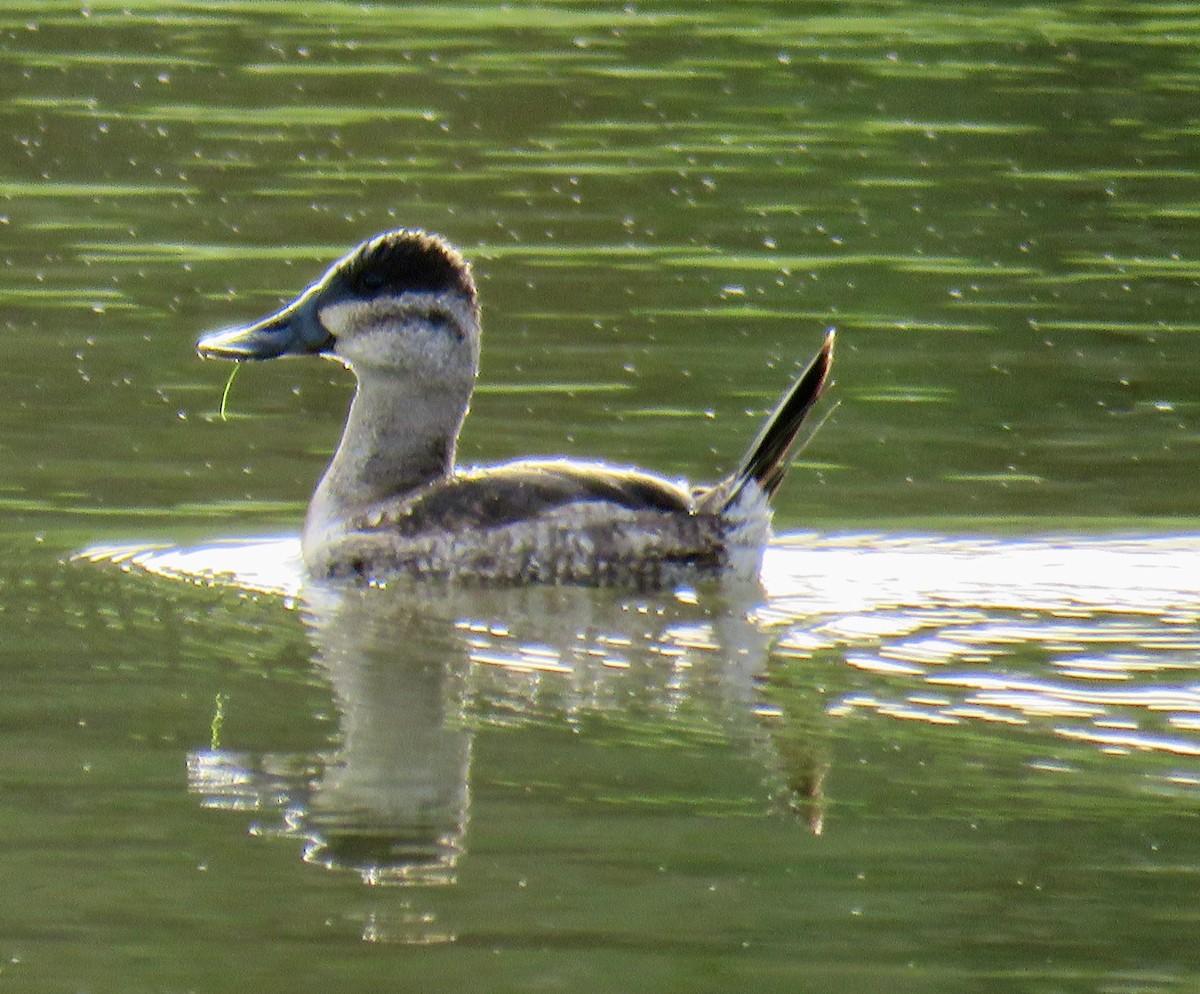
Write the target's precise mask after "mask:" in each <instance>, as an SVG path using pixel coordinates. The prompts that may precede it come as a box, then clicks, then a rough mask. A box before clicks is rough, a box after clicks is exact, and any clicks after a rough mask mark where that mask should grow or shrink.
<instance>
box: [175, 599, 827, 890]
mask: <svg viewBox="0 0 1200 994" xmlns="http://www.w3.org/2000/svg"><path fill="white" fill-rule="evenodd" d="M304 605H305V606H304V614H305V618H306V622H307V624H308V626H309V637H310V639H311V641H312V643H313V645H314V648H315V661H316V664H317V666H318V667H319V669H320V671H321V672H322V673H323V675H324V676H325V677H326V678H327V679H328V681H329V684H330V686H331V687H332V690H333V693H334V698H335V703H336V707H337V709H338V712H339V716H340V718H339V722H340V724H339V733H338V736H337V738H338V743H339V744H338V746H337V748H336V750H335V751H334V753H333V754H332V755H330V756H327V757H323V758H322V759H321V760H320V761H319V763H318V766H317V771H316V773H315V775H314V774H313V769H312V766H311V763H307V764H306V763H305V762H298V763H293V764H290V768H291V769H292V770H293V771H294V772H287V770H288V769H289V764H288V763H286V762H281V761H280V758H279V757H271V758H266V757H264V758H262V759H259V758H256V757H254V756H252V755H248V754H245V753H224V752H222V751H220V750H206V751H197V752H195V753H193V754H192V755H191V756H190V757H189V767H190V786H191V789H192V790H193V791H194V792H196V793H198V794H200V795H202V796H203V797H204V803H205V804H206V805H209V806H213V807H231V808H243V807H246V806H250V807H253V808H256V809H264V808H265V809H271V808H275V809H276V810H281V812H282V816H283V817H282V824H281V825H280V826H279V827H277V828H274V829H270V828H267V827H265V826H263V827H260V829H259V831H263V832H276V833H280V834H284V835H288V836H291V837H298V838H301V839H303V840H304V841H305V844H306V847H305V858H306V859H307V860H309V861H310V862H314V863H317V864H320V865H323V866H326V867H328V868H332V869H342V870H351V871H353V872H356V873H357V874H359V875H360V876H361V877H362V879H363V880H364V882H367V883H369V884H374V885H388V884H391V885H400V886H405V885H407V886H429V885H437V884H446V883H451V882H453V881H454V880H455V879H456V875H457V873H458V864H459V860H460V857H461V856H462V854H463V853H464V851H465V849H466V844H467V836H466V831H467V821H468V814H469V808H470V797H471V790H470V786H469V783H470V767H471V753H472V740H473V737H474V734H475V732H476V730H478V729H479V728H481V727H491V728H493V729H494V731H493V733H492V734H502V735H509V734H522V733H521V731H520V726H523V725H524V726H539V725H540V726H541V728H542V729H543V730H544V731H546V733H547V734H541V733H540V732H539V731H538V730H537V729H535V728H528V731H529V732H530V733H532V734H534V735H536V736H537V741H538V742H539V743H540V745H539V749H540V750H541V754H540V755H539V757H538V760H537V768H538V769H545V770H550V769H554V770H556V771H558V772H556V773H555V776H556V777H561V778H562V779H563V780H564V782H565V783H566V785H567V786H566V787H565V788H564V789H566V790H568V791H570V790H572V789H573V788H574V787H575V785H576V784H577V783H579V782H585V781H586V782H591V783H597V782H601V783H605V790H606V791H611V792H620V791H622V790H623V791H626V792H632V793H633V794H634V795H635V796H639V797H640V796H642V793H643V792H644V791H645V790H647V789H650V788H648V787H647V786H646V785H642V784H633V783H629V784H625V783H622V782H620V781H621V776H620V773H621V771H613V770H606V769H597V768H594V767H591V766H588V765H587V764H588V763H589V761H590V760H594V758H595V754H594V753H593V752H590V751H589V750H588V747H587V746H588V741H587V740H588V738H589V737H594V738H596V739H597V740H599V741H601V742H602V741H603V737H604V734H605V732H604V729H605V728H606V727H608V726H609V725H610V724H611V728H612V730H613V731H616V730H618V729H622V728H625V729H627V728H628V727H629V726H630V724H631V723H632V724H634V725H640V726H641V731H642V732H643V733H644V735H643V736H640V737H643V738H644V739H645V740H646V744H645V745H644V746H643V747H641V748H647V749H653V748H655V745H654V742H655V739H656V737H657V738H660V739H661V740H662V741H664V742H666V741H668V740H674V741H678V740H679V739H680V737H681V736H682V737H684V738H686V737H687V736H689V735H696V736H698V738H697V742H704V743H706V744H707V745H706V748H711V742H712V738H713V736H714V734H715V735H717V736H718V737H719V738H720V739H722V740H723V741H725V742H726V743H728V747H729V750H728V760H729V762H730V763H734V764H740V763H741V762H742V761H743V760H744V759H745V758H746V757H752V758H753V760H754V763H755V765H756V766H757V767H758V769H759V770H760V777H759V779H760V781H761V782H760V783H759V784H754V783H750V784H746V783H744V782H739V783H738V784H737V785H736V787H735V788H734V789H736V790H737V791H739V792H740V793H739V795H738V796H737V798H736V801H730V800H729V799H726V803H736V804H737V805H738V806H739V810H744V806H745V805H751V806H760V810H762V811H763V813H764V814H767V813H768V812H769V811H770V810H772V809H775V810H776V811H780V812H784V813H790V816H797V817H799V818H800V819H801V820H802V821H803V822H804V823H806V824H807V825H808V826H809V827H810V828H811V829H812V830H813V831H819V830H820V824H821V803H822V801H821V790H822V782H823V778H824V774H825V769H826V765H827V762H826V757H825V745H824V736H823V735H822V734H820V729H821V728H823V725H824V723H823V710H822V705H821V702H820V700H819V698H817V696H816V695H812V694H809V695H805V694H801V695H799V699H800V700H801V701H802V704H801V708H802V709H804V710H808V709H810V708H811V712H810V713H800V714H798V713H796V711H797V710H800V708H796V707H795V705H796V703H797V700H796V699H795V698H793V699H789V700H788V701H787V702H786V705H785V707H786V709H788V713H786V714H783V713H781V712H780V709H779V708H778V707H777V706H776V702H774V701H772V700H771V697H770V693H769V690H768V691H764V689H763V687H762V684H761V679H760V677H761V674H762V672H763V671H764V669H765V666H766V656H767V651H768V634H767V633H766V632H764V631H763V630H762V629H761V628H760V627H759V626H757V625H755V624H754V623H753V622H752V621H751V620H749V619H748V618H747V612H746V607H747V605H746V604H740V603H730V602H729V601H727V600H725V599H724V598H723V597H717V596H716V595H714V594H712V593H711V592H705V593H703V594H701V595H699V596H697V597H691V596H689V595H688V594H687V593H684V592H680V594H679V595H678V596H666V597H657V596H654V597H643V596H631V595H629V594H624V593H621V592H619V591H595V590H588V589H583V588H574V587H549V586H531V587H524V588H482V589H480V588H476V589H462V588H456V587H455V586H453V585H445V584H429V583H424V582H415V581H408V582H405V583H402V584H400V585H398V586H392V587H389V588H387V589H382V590H381V589H370V588H355V587H345V586H333V585H318V586H310V587H309V588H308V590H307V591H306V592H305V595H304ZM580 722H583V723H584V724H585V725H587V726H588V729H589V735H588V736H585V737H584V740H582V741H581V740H580V739H579V738H578V737H574V736H573V737H572V739H571V741H570V743H569V748H563V749H560V750H557V751H555V746H554V742H555V735H554V734H553V730H555V729H559V730H561V729H562V728H563V727H567V726H570V725H572V724H575V725H576V726H578V724H579V723H580ZM496 726H505V727H504V729H503V731H500V730H495V729H496ZM722 754H724V753H722ZM572 769H574V771H575V772H574V774H573V773H572V772H570V771H572ZM301 770H302V771H303V772H300V771H301ZM712 772H713V774H714V778H713V781H712V782H710V783H705V784H701V785H693V786H692V787H681V786H679V785H676V784H672V785H671V788H670V792H671V794H672V796H676V797H677V800H676V801H675V802H674V803H679V804H688V803H692V804H694V805H695V806H696V808H697V810H705V809H706V805H709V804H712V803H714V802H713V798H714V797H717V796H719V795H720V793H721V791H722V790H729V789H730V787H729V783H730V781H729V771H720V770H716V771H712ZM721 774H724V785H723V786H721V787H718V786H717V784H718V783H720V782H722V775H721ZM521 775H522V774H517V773H514V774H513V776H517V777H519V776H521ZM742 776H744V772H743V774H742ZM606 780H611V781H612V782H611V783H607V782H606ZM689 790H692V791H696V792H697V794H696V796H695V797H694V798H693V800H692V801H691V802H689V801H688V800H687V799H686V795H687V792H688V791H689ZM709 791H713V792H715V793H712V794H710V793H708V792H709ZM678 798H682V799H678Z"/></svg>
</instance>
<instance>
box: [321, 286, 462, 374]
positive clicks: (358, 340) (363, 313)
mask: <svg viewBox="0 0 1200 994" xmlns="http://www.w3.org/2000/svg"><path fill="white" fill-rule="evenodd" d="M317 317H318V320H320V322H321V324H322V325H323V326H324V327H325V329H326V330H327V331H328V332H329V333H330V334H331V335H333V337H334V340H335V343H336V344H335V351H336V352H337V354H338V355H340V356H343V357H345V358H346V359H347V360H349V361H350V362H351V363H356V364H359V365H364V366H366V365H372V366H385V367H393V368H407V369H411V370H414V371H425V372H434V371H437V370H439V369H441V368H445V367H447V366H450V365H457V364H459V363H464V364H465V363H473V362H474V361H476V360H475V358H474V357H475V356H476V355H477V353H478V348H479V334H478V327H477V325H476V323H475V321H474V318H473V316H472V315H471V314H470V313H468V312H467V311H466V309H465V308H464V307H463V306H462V304H461V303H460V302H459V301H457V300H456V299H455V298H453V297H449V296H446V295H442V294H436V295H435V294H423V293H406V294H400V295H399V296H379V297H375V298H374V299H372V300H347V301H340V302H338V303H332V304H327V305H325V306H324V307H322V308H320V309H319V310H318V312H317ZM468 339H470V340H471V345H472V346H473V347H472V348H471V351H470V353H469V356H468V357H464V356H463V355H462V352H461V350H460V349H459V346H460V345H461V344H462V343H463V342H464V341H465V340H468Z"/></svg>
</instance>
